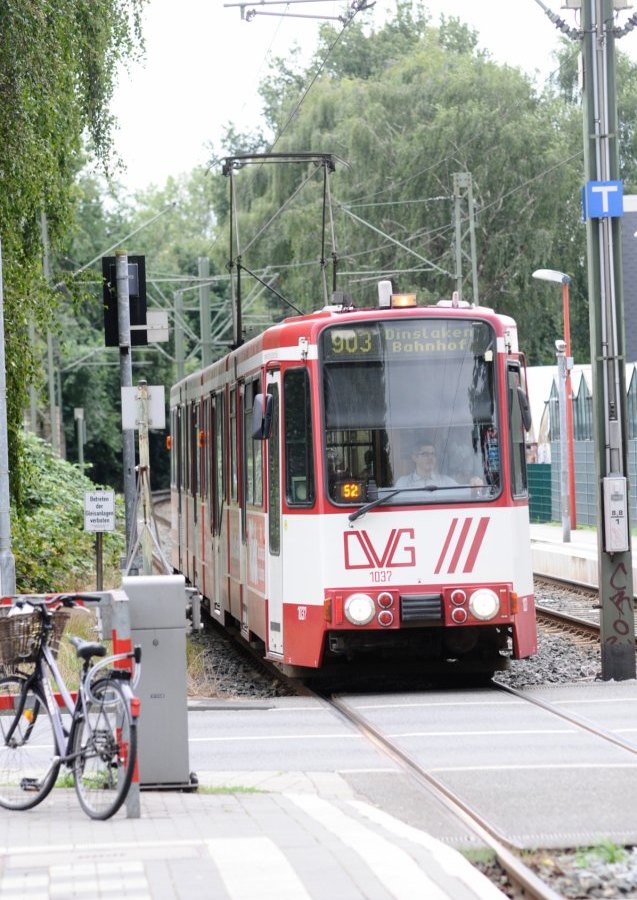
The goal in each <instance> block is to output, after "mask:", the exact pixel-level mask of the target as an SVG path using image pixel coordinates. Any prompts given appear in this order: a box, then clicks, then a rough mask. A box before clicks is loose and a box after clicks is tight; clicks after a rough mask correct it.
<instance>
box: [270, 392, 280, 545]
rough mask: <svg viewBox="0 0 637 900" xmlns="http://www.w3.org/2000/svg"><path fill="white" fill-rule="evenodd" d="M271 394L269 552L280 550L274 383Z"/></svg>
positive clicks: (276, 423)
mask: <svg viewBox="0 0 637 900" xmlns="http://www.w3.org/2000/svg"><path fill="white" fill-rule="evenodd" d="M268 394H271V395H272V426H271V428H270V440H269V441H268V512H269V516H268V529H269V540H270V553H271V554H272V555H273V556H278V555H279V553H280V552H281V498H280V491H281V487H280V474H279V389H278V387H277V386H276V384H273V385H271V386H270V387H269V388H268Z"/></svg>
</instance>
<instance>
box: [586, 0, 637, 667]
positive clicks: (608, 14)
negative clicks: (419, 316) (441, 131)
mask: <svg viewBox="0 0 637 900" xmlns="http://www.w3.org/2000/svg"><path fill="white" fill-rule="evenodd" d="M613 25H614V10H613V3H612V0H583V3H582V35H583V76H584V95H583V100H584V160H585V171H586V180H587V182H590V181H593V182H600V181H601V182H608V181H610V180H616V179H617V178H618V173H619V151H618V125H617V102H616V91H615V38H614V35H613ZM586 237H587V251H588V252H587V257H588V285H589V290H588V294H589V310H590V335H591V363H592V365H591V371H592V374H593V415H594V425H595V430H594V435H595V464H596V473H597V521H598V522H599V523H600V524H599V526H598V529H597V547H598V573H599V597H600V606H601V613H600V624H601V657H602V678H603V679H604V680H610V679H616V680H623V679H627V678H634V677H635V615H634V610H633V564H632V552H631V545H630V520H629V506H628V503H627V500H626V498H627V479H626V473H627V471H628V453H627V428H626V364H625V357H624V321H623V295H622V280H621V241H620V240H619V219H618V218H616V217H613V218H610V217H590V216H589V217H588V218H587V222H586ZM622 494H623V498H624V499H623V501H622V500H621V499H620V500H619V501H616V500H615V498H616V497H620V498H621V497H622ZM618 530H619V531H623V535H620V537H623V538H625V540H618V539H617V531H618Z"/></svg>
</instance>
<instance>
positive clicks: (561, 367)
mask: <svg viewBox="0 0 637 900" xmlns="http://www.w3.org/2000/svg"><path fill="white" fill-rule="evenodd" d="M555 349H556V354H555V355H556V356H557V372H558V392H559V402H560V485H561V490H560V498H561V504H560V506H561V510H562V541H563V542H564V543H565V544H567V543H568V542H569V541H570V539H571V516H570V511H569V510H570V503H569V499H568V482H569V477H568V475H569V473H568V446H567V445H568V441H567V437H566V431H567V427H566V418H567V416H566V375H567V370H566V353H565V349H566V342H565V341H555Z"/></svg>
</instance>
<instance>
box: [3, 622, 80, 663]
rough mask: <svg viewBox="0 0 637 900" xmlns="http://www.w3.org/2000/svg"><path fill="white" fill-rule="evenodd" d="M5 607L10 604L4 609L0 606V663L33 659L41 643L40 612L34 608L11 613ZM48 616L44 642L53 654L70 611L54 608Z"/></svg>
mask: <svg viewBox="0 0 637 900" xmlns="http://www.w3.org/2000/svg"><path fill="white" fill-rule="evenodd" d="M9 609H10V607H6V612H5V610H4V609H0V666H5V667H8V666H17V665H19V664H20V663H30V662H31V663H32V662H35V661H36V659H37V657H38V652H39V650H40V646H41V644H42V634H43V628H44V622H43V620H42V616H40V615H38V614H37V613H35V612H32V613H24V614H22V613H20V614H18V615H13V616H11V615H9ZM52 617H53V618H52V623H51V624H52V628H51V631H50V632H49V636H48V641H47V643H48V646H49V648H50V650H51V652H52V653H53V655H54V656H57V653H58V650H59V647H60V640H61V638H62V634H63V632H64V629H65V627H66V623H67V622H68V620H69V618H70V612H69V610H67V609H57V610H55V611H54V612H53V613H52Z"/></svg>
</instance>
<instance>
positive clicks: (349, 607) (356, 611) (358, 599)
mask: <svg viewBox="0 0 637 900" xmlns="http://www.w3.org/2000/svg"><path fill="white" fill-rule="evenodd" d="M344 612H345V618H346V619H347V621H348V622H351V624H352V625H368V624H369V623H370V622H371V621H372V619H373V618H374V613H375V612H376V607H375V605H374V601H373V600H372V598H371V597H370V596H369V594H350V595H349V597H348V598H347V600H346V601H345V607H344Z"/></svg>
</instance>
